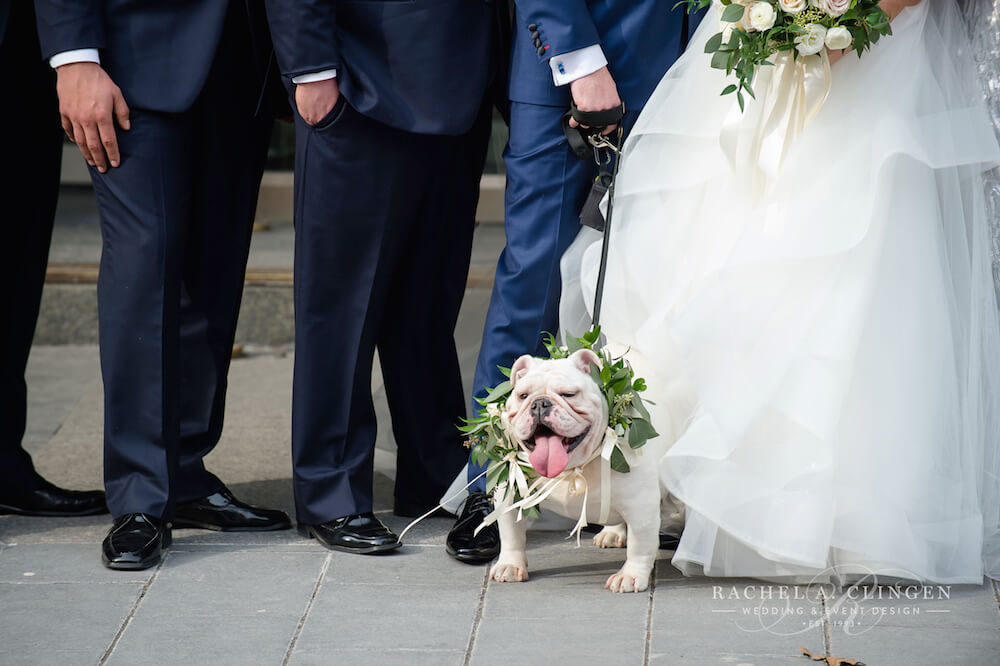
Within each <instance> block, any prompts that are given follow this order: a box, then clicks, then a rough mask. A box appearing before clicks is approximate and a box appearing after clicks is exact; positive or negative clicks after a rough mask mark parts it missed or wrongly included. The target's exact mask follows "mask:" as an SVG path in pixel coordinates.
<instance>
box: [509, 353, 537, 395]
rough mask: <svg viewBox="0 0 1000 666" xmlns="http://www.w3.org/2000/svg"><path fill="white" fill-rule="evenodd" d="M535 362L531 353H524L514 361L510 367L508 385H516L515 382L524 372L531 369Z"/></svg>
mask: <svg viewBox="0 0 1000 666" xmlns="http://www.w3.org/2000/svg"><path fill="white" fill-rule="evenodd" d="M534 364H535V358H534V357H533V356H532V355H531V354H525V355H524V356H522V357H521V358H519V359H517V360H516V361H514V365H512V366H511V368H510V385H511V386H512V387H514V386H517V382H518V380H519V379H521V377H524V375H525V373H527V372H528V370H530V369H531V366H532V365H534Z"/></svg>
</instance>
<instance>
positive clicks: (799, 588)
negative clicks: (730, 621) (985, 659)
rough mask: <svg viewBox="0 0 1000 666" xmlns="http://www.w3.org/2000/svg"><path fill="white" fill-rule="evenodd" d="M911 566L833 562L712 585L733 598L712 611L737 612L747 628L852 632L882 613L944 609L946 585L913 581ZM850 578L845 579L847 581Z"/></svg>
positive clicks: (722, 597) (716, 597) (718, 594)
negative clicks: (783, 576)
mask: <svg viewBox="0 0 1000 666" xmlns="http://www.w3.org/2000/svg"><path fill="white" fill-rule="evenodd" d="M916 579H917V576H916V575H915V574H913V573H912V572H908V571H902V570H899V569H893V570H892V571H891V572H890V571H882V572H880V571H873V570H870V569H869V570H864V571H862V570H860V569H859V567H857V566H852V567H851V568H850V570H849V571H848V570H846V569H845V568H843V567H838V566H833V567H829V568H827V569H826V570H824V571H822V572H820V573H818V574H816V575H815V576H814V577H813V578H812V579H811V580H810V581H809V582H808V583H806V584H800V585H793V584H777V583H749V584H744V585H734V584H729V585H726V584H723V585H713V586H712V600H713V601H714V602H732V603H729V604H726V605H727V606H729V607H727V608H715V609H713V610H712V612H713V613H722V614H732V615H735V616H736V620H735V622H736V626H737V627H738V628H739V629H740V630H742V631H746V632H750V633H759V632H767V633H770V634H774V635H778V636H796V635H799V634H804V633H806V632H809V631H812V630H814V629H815V628H817V627H820V626H826V627H829V628H835V629H839V630H841V631H843V632H844V633H845V634H847V635H853V636H857V635H860V634H863V633H865V632H868V631H871V630H872V629H874V628H875V627H877V626H878V625H879V624H880V623H881V622H882V621H883V620H885V619H886V618H890V617H891V618H897V619H898V618H900V617H915V616H920V615H924V614H932V613H949V612H950V610H948V609H947V608H941V603H939V602H942V601H948V600H950V599H951V592H952V591H951V585H926V584H921V583H917V582H913V581H915V580H916ZM848 581H849V582H848Z"/></svg>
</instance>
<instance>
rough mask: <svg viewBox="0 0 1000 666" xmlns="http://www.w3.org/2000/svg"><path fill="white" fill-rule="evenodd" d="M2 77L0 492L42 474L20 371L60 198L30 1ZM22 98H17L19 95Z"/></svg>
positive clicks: (10, 41) (55, 115)
mask: <svg viewBox="0 0 1000 666" xmlns="http://www.w3.org/2000/svg"><path fill="white" fill-rule="evenodd" d="M0 81H2V82H3V85H4V87H5V88H6V89H7V90H9V91H10V92H11V95H12V96H11V97H10V98H8V99H5V100H4V102H3V103H2V104H0V125H2V126H3V127H8V128H12V130H11V131H10V132H9V133H8V135H7V137H6V141H7V142H9V143H10V144H11V145H10V150H11V155H17V157H16V158H15V159H13V160H11V161H7V162H6V163H5V165H4V166H3V167H0V201H2V202H3V205H4V208H5V211H4V218H3V221H4V224H3V233H4V238H5V244H6V247H7V249H8V251H7V252H6V253H5V256H4V261H3V262H2V264H0V282H2V284H4V285H7V289H6V294H5V296H4V300H5V301H6V305H5V307H4V323H3V326H0V496H3V495H4V494H5V493H7V492H14V491H15V490H21V491H27V490H31V489H33V488H35V487H37V486H38V485H39V484H40V479H39V478H38V475H37V474H36V473H35V470H34V467H33V466H32V463H31V457H30V456H29V455H28V453H27V452H26V451H25V450H24V449H23V448H22V447H21V439H22V438H23V437H24V429H25V414H26V410H27V386H26V384H25V381H24V369H25V366H26V364H27V362H28V353H29V352H30V350H31V339H32V337H33V336H34V333H35V323H36V322H37V320H38V308H39V304H40V303H41V298H42V285H43V284H44V282H45V266H46V263H47V262H48V255H49V242H50V240H51V238H52V223H53V220H54V218H55V212H56V200H57V198H58V196H59V166H60V161H61V158H62V141H63V133H62V129H61V127H60V125H59V101H58V100H57V99H56V87H55V85H56V84H55V75H54V72H53V71H52V69H51V68H50V67H49V66H48V63H45V62H44V61H42V54H41V49H40V47H39V45H38V34H37V32H36V31H35V13H34V9H33V7H32V4H31V3H30V2H14V3H11V8H10V16H9V23H8V24H7V30H6V33H5V36H4V37H3V41H2V42H0ZM18 100H21V101H18Z"/></svg>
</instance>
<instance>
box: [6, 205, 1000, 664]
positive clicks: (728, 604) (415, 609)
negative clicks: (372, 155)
mask: <svg viewBox="0 0 1000 666" xmlns="http://www.w3.org/2000/svg"><path fill="white" fill-rule="evenodd" d="M66 219H67V218H65V217H63V218H61V223H60V229H59V232H58V233H57V240H58V243H57V247H56V248H55V251H54V257H57V258H58V257H64V259H63V260H64V261H69V260H73V261H75V262H80V261H81V255H82V253H83V252H84V251H85V250H86V248H87V247H91V248H93V246H92V245H89V246H88V243H91V244H92V242H93V238H94V236H93V231H92V229H91V230H88V229H87V228H86V226H85V223H84V222H79V225H81V226H78V227H76V228H74V227H73V223H70V222H66ZM74 234H77V235H74ZM278 234H284V238H285V241H284V242H286V244H287V240H288V239H289V238H290V234H289V233H288V232H287V230H282V231H279V232H278ZM267 238H268V241H267V243H268V244H270V245H269V246H261V247H258V248H255V250H256V251H257V254H256V255H255V256H258V257H260V256H266V257H267V258H266V262H267V264H266V265H268V266H276V265H281V264H280V263H279V262H282V261H287V247H284V248H282V246H281V243H279V242H278V240H279V239H278V235H275V236H269V237H267ZM500 239H501V236H500V235H499V233H498V231H497V230H496V229H490V228H485V229H482V230H481V231H480V233H479V234H478V236H477V250H476V251H477V262H479V265H481V266H486V265H488V263H489V261H490V258H491V257H495V256H496V252H497V249H498V243H499V241H500ZM64 242H65V243H75V244H76V246H75V248H74V247H67V246H65V245H62V244H63V243H64ZM255 243H259V241H257V240H255ZM265 245H266V244H265ZM67 257H68V258H69V259H66V258H67ZM82 260H83V261H88V259H87V258H86V257H83V258H82ZM262 261H264V260H262ZM488 297H489V293H488V290H487V289H486V288H485V287H483V286H480V287H474V288H470V289H469V291H468V292H467V298H466V307H465V310H464V312H463V315H462V319H461V322H460V326H459V334H458V339H459V343H460V348H461V355H462V362H463V366H464V368H465V369H466V372H467V378H466V381H467V384H468V383H469V381H470V379H469V377H468V373H469V372H471V365H472V363H473V361H474V358H475V354H476V351H477V344H478V343H477V340H478V336H479V333H480V328H481V326H482V318H483V313H484V311H485V306H486V302H487V300H488ZM291 360H292V359H291V354H290V349H287V348H283V347H264V346H253V345H250V346H249V347H248V353H247V355H246V356H245V357H243V358H240V359H237V360H236V361H234V363H233V367H232V372H231V377H230V385H231V391H230V399H229V402H228V414H227V418H228V422H227V427H226V432H225V436H224V438H223V440H222V442H221V443H220V445H219V447H218V448H217V449H216V451H215V452H214V453H213V454H212V455H211V457H210V459H209V466H210V468H211V469H212V470H213V471H215V472H216V473H218V474H219V475H220V476H221V477H222V478H223V479H225V480H226V481H227V482H228V483H229V484H230V486H231V487H232V488H233V490H234V491H235V492H236V493H237V494H238V495H240V496H241V497H244V498H246V499H248V500H250V501H253V502H255V503H260V504H266V505H273V506H278V507H281V508H283V509H285V510H287V511H290V510H291V505H292V502H291V482H290V476H291V470H290V461H289V454H288V449H289V426H290V423H289V407H290V401H291V392H290V379H291ZM29 386H30V400H31V407H30V414H29V418H30V426H29V433H28V436H27V440H26V441H27V446H28V448H29V449H30V450H31V451H32V452H33V454H34V456H35V460H36V463H37V465H38V467H39V468H40V470H41V471H42V472H43V473H44V474H45V475H46V476H48V477H49V478H51V479H52V480H53V481H56V482H58V483H60V484H64V485H67V486H72V487H77V488H91V487H97V486H99V484H100V478H101V472H100V454H101V444H100V442H101V410H102V401H101V390H100V376H99V371H98V363H97V349H96V347H95V346H93V345H76V346H73V345H58V346H37V347H36V348H35V350H34V352H33V355H32V359H31V362H30V368H29ZM373 389H374V390H375V391H376V395H377V398H378V400H377V404H378V408H379V413H380V419H381V424H382V425H383V427H382V433H383V434H382V435H381V436H380V440H379V450H378V454H377V456H376V468H377V474H376V499H377V509H378V510H379V513H380V515H381V516H382V517H383V518H384V520H385V521H386V522H387V523H389V524H390V525H391V526H392V527H394V528H396V529H397V530H398V529H401V528H402V527H403V526H404V524H405V522H406V521H405V520H402V519H398V518H395V517H394V516H392V515H391V513H390V512H389V510H388V508H389V507H390V506H391V495H392V478H393V476H394V473H395V472H394V470H395V457H394V453H393V443H392V440H391V433H390V432H389V429H388V427H387V426H388V421H387V418H386V407H385V397H384V393H383V392H382V390H381V386H380V382H379V380H378V377H377V373H376V375H375V377H374V378H373ZM108 524H109V523H108V518H107V517H97V518H90V519H81V520H68V519H31V518H22V517H13V516H4V517H0V616H2V618H3V619H2V622H0V664H3V665H7V664H9V665H11V666H21V665H25V664H45V665H49V664H54V665H62V664H95V663H100V664H103V663H111V664H127V665H131V664H145V663H151V664H185V665H191V664H241V665H242V664H275V665H277V664H285V663H289V664H397V663H398V664H475V665H479V664H484V665H485V664H503V665H504V666H509V665H511V664H529V665H533V664H566V663H578V664H591V663H605V664H647V663H656V664H665V665H670V664H677V663H684V664H732V665H737V666H738V665H748V664H755V665H757V666H761V665H764V664H784V663H788V664H807V663H810V662H808V661H807V660H806V659H805V658H804V657H803V656H801V655H800V647H805V648H807V649H809V650H811V651H812V652H814V653H817V654H820V655H825V654H832V655H836V656H839V657H846V658H852V659H859V660H861V661H864V662H865V663H867V664H869V665H870V666H872V665H883V664H888V665H897V664H906V665H924V664H926V665H931V664H971V665H975V666H988V665H995V664H1000V613H998V602H1000V596H998V590H997V588H996V587H995V586H994V585H993V584H988V585H986V586H983V587H976V586H961V587H960V586H953V587H950V588H941V589H939V588H936V587H935V588H928V589H926V590H924V589H906V588H903V589H899V588H880V589H878V590H875V591H873V595H877V594H881V596H882V597H883V598H881V599H879V598H875V599H868V600H865V599H856V598H852V597H856V596H858V595H856V594H854V593H851V594H846V593H845V594H837V593H836V592H835V591H831V592H829V593H828V594H827V595H825V596H823V595H819V594H817V592H818V591H817V590H808V589H806V588H794V587H792V588H782V587H780V586H778V585H768V584H765V583H760V582H754V581H746V580H719V579H715V580H712V579H685V578H682V577H681V576H680V575H679V574H678V573H677V571H676V570H675V569H674V568H673V567H672V566H671V565H670V561H669V556H670V553H669V552H663V554H662V555H663V556H662V557H661V559H660V561H659V562H658V566H657V571H656V582H655V586H654V587H653V588H652V589H651V590H650V591H649V592H648V593H644V594H638V595H613V594H610V593H608V592H605V591H604V590H603V589H602V584H603V582H604V580H605V578H606V577H607V576H608V575H610V574H611V573H612V572H614V571H615V570H616V569H617V568H618V566H619V565H620V563H621V561H622V559H623V553H622V552H621V551H600V550H597V549H595V548H593V547H591V546H589V545H587V544H586V543H585V545H584V546H583V547H582V548H580V549H576V548H575V547H574V545H573V543H571V542H567V541H566V540H565V534H564V533H563V532H533V533H532V534H530V535H529V553H528V555H529V561H530V563H531V567H532V569H531V580H530V581H529V582H527V583H522V584H495V583H490V582H489V581H488V580H487V577H486V574H487V567H485V566H467V565H461V564H459V563H456V562H454V561H452V560H450V558H448V557H447V556H446V554H445V552H444V547H443V542H444V535H445V532H446V531H447V528H448V527H449V525H450V521H448V520H445V519H432V520H428V521H426V522H425V523H424V524H421V525H420V526H418V527H417V528H415V529H414V531H413V532H411V535H410V536H408V538H407V543H406V545H405V547H404V548H402V549H401V550H400V551H399V552H398V553H396V554H393V555H388V556H384V557H361V556H354V555H344V554H339V553H329V552H328V551H326V550H324V549H322V548H321V547H319V546H317V545H316V544H315V542H311V541H307V540H304V539H301V538H299V537H298V536H297V535H296V534H295V532H294V531H288V532H281V533H271V534H257V535H236V536H234V535H222V534H215V533H209V532H201V531H195V530H178V531H177V532H175V541H174V546H173V548H172V549H171V550H170V551H169V554H168V555H167V557H166V558H165V559H164V561H163V563H162V565H161V566H159V567H157V568H155V569H153V570H150V571H146V572H138V573H122V572H110V571H107V570H105V569H104V568H103V567H102V566H101V564H100V560H99V550H98V544H99V543H100V540H101V538H103V536H104V533H105V531H106V529H107V526H108ZM913 596H915V597H917V598H908V597H913ZM926 597H930V598H926Z"/></svg>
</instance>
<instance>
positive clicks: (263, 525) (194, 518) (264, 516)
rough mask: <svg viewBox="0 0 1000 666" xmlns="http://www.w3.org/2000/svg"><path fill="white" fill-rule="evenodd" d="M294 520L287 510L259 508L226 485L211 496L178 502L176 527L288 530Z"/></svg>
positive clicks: (257, 530)
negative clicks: (238, 495)
mask: <svg viewBox="0 0 1000 666" xmlns="http://www.w3.org/2000/svg"><path fill="white" fill-rule="evenodd" d="M291 526H292V521H291V520H290V519H289V518H288V514H286V513H285V512H284V511H276V510H274V509H258V508H257V507H254V506H250V505H249V504H245V503H243V502H241V501H239V500H238V499H236V498H235V497H233V494H232V493H231V492H229V489H228V488H223V489H222V490H220V491H219V492H217V493H212V494H211V495H209V496H208V497H202V498H201V499H197V500H194V501H191V502H184V503H183V504H178V505H177V508H176V512H175V515H174V527H195V528H198V529H203V530H216V531H217V532H269V531H271V530H287V529H290V528H291Z"/></svg>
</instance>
